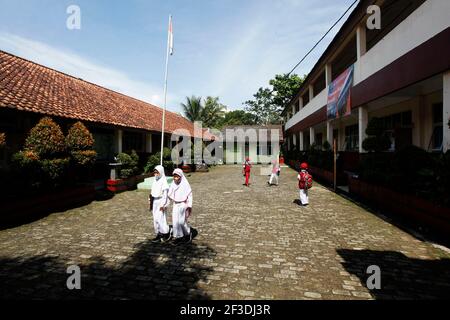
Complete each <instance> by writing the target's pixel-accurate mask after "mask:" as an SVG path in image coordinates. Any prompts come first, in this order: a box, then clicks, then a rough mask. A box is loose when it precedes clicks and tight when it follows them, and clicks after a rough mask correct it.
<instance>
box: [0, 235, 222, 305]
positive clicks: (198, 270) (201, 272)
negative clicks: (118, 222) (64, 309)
mask: <svg viewBox="0 0 450 320" xmlns="http://www.w3.org/2000/svg"><path fill="white" fill-rule="evenodd" d="M215 255H216V253H215V251H214V250H213V249H211V248H209V247H207V246H203V245H202V246H201V245H198V244H195V243H191V244H188V245H182V246H176V247H175V246H172V245H170V244H154V243H151V242H150V241H145V242H143V243H141V244H139V245H138V246H136V248H135V250H134V253H133V254H132V255H131V256H129V257H128V259H126V260H124V261H123V262H121V263H120V264H119V263H115V266H114V267H112V266H108V264H110V263H111V262H110V261H106V260H105V259H104V258H103V257H93V258H91V259H89V260H87V261H85V262H84V263H81V262H80V263H77V261H74V260H73V259H71V260H67V259H64V260H63V259H61V258H59V257H58V256H36V257H32V258H23V259H22V258H17V259H8V258H1V259H0V270H1V271H0V283H1V286H0V298H2V299H51V300H53V299H106V300H112V299H136V300H144V299H145V300H156V299H161V300H173V299H176V300H190V299H195V300H208V299H210V297H209V296H208V295H207V294H206V293H205V292H204V291H203V290H202V289H201V288H200V287H199V281H206V277H207V275H208V274H210V273H211V272H212V268H210V267H208V266H205V265H202V263H201V261H202V259H213V258H214V256H215ZM71 264H75V265H79V267H80V269H81V290H69V289H67V285H66V282H67V279H68V277H70V276H71V274H68V273H66V270H67V268H68V267H69V266H70V265H71Z"/></svg>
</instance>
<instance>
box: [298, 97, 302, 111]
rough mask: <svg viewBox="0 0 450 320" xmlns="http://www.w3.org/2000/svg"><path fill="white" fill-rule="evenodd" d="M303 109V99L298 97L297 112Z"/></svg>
mask: <svg viewBox="0 0 450 320" xmlns="http://www.w3.org/2000/svg"><path fill="white" fill-rule="evenodd" d="M302 109H303V98H302V97H300V99H298V110H302Z"/></svg>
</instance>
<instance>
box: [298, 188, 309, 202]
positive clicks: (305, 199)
mask: <svg viewBox="0 0 450 320" xmlns="http://www.w3.org/2000/svg"><path fill="white" fill-rule="evenodd" d="M300 201H301V203H302V204H303V205H305V204H309V197H308V190H307V189H306V190H305V189H300Z"/></svg>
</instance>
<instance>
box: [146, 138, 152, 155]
mask: <svg viewBox="0 0 450 320" xmlns="http://www.w3.org/2000/svg"><path fill="white" fill-rule="evenodd" d="M152 150H153V147H152V134H151V133H146V134H145V152H147V153H152Z"/></svg>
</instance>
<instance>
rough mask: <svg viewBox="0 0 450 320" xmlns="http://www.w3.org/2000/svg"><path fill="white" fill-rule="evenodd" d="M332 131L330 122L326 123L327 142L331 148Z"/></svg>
mask: <svg viewBox="0 0 450 320" xmlns="http://www.w3.org/2000/svg"><path fill="white" fill-rule="evenodd" d="M333 129H334V128H333V124H332V123H331V121H327V141H328V143H329V144H330V145H331V146H333Z"/></svg>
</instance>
